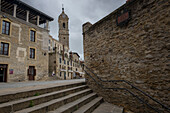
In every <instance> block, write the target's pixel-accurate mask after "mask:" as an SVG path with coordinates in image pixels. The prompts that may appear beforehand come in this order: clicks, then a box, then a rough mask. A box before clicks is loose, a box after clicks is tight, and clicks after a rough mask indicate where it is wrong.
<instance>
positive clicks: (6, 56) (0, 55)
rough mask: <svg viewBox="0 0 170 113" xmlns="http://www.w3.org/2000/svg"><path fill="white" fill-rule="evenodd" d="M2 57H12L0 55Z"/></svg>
mask: <svg viewBox="0 0 170 113" xmlns="http://www.w3.org/2000/svg"><path fill="white" fill-rule="evenodd" d="M0 57H6V58H10V56H7V55H0Z"/></svg>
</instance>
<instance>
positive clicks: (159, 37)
mask: <svg viewBox="0 0 170 113" xmlns="http://www.w3.org/2000/svg"><path fill="white" fill-rule="evenodd" d="M123 11H130V13H129V18H128V20H127V22H126V23H125V24H122V25H121V26H120V25H118V21H116V19H118V17H120V16H121V14H123ZM119 21H123V20H119ZM83 40H84V57H85V65H86V66H88V67H89V68H91V69H92V70H93V71H94V72H95V73H96V74H97V75H98V76H100V77H101V78H102V79H106V80H126V81H129V82H130V83H131V84H133V85H135V86H137V87H138V88H139V89H141V90H143V91H144V92H146V93H147V94H149V95H151V96H152V97H153V98H155V99H157V100H158V101H159V102H161V103H162V104H164V105H166V106H170V95H169V94H170V90H169V89H170V1H169V0H131V1H129V2H127V3H126V4H124V5H123V6H121V7H120V8H118V9H117V10H115V11H113V12H112V13H111V14H109V15H108V16H106V17H104V18H103V19H101V20H100V21H98V22H97V23H95V24H93V25H92V24H91V23H89V22H87V23H85V24H84V25H83ZM88 72H89V73H90V71H88ZM90 74H91V75H92V76H93V77H95V76H94V75H93V74H92V73H90ZM86 78H87V79H88V80H87V82H88V85H89V86H90V87H91V88H92V89H93V90H94V91H96V92H97V93H98V94H99V95H101V96H103V97H104V99H105V100H106V101H108V102H111V103H113V104H116V105H119V106H123V107H125V109H126V110H130V111H132V112H135V113H150V112H153V113H155V111H154V110H152V109H150V108H149V107H147V106H146V105H144V104H142V103H141V102H140V101H139V100H138V99H136V98H135V97H134V96H132V95H131V94H129V93H128V92H127V91H124V90H114V91H111V90H104V89H102V88H101V87H99V86H98V85H96V83H95V82H94V81H93V80H92V79H91V78H90V77H89V76H88V75H86ZM96 80H97V79H96ZM98 81H99V80H98ZM103 84H104V85H105V86H107V87H115V88H117V87H118V88H127V89H129V90H130V91H132V92H134V93H135V94H136V95H138V96H139V97H141V98H142V100H144V101H146V102H148V103H149V104H151V105H152V106H154V107H155V108H157V109H158V110H160V111H162V113H163V112H164V113H166V112H167V113H168V111H166V109H163V108H162V107H161V106H160V105H159V104H157V103H155V102H154V101H152V100H151V99H149V98H148V97H146V96H144V95H142V94H141V93H140V92H137V91H136V90H135V89H134V88H132V87H129V86H128V85H127V84H125V83H122V82H118V83H109V84H106V83H103Z"/></svg>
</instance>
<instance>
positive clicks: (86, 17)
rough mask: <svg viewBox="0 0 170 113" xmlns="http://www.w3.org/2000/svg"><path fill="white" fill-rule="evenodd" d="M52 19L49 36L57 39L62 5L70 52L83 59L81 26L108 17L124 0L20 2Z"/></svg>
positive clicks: (38, 0) (36, 0)
mask: <svg viewBox="0 0 170 113" xmlns="http://www.w3.org/2000/svg"><path fill="white" fill-rule="evenodd" d="M21 1H23V2H25V3H27V4H29V5H31V6H33V7H34V8H36V9H38V10H40V11H42V12H44V13H45V14H47V15H49V16H51V17H53V18H54V21H53V22H50V34H51V35H52V36H53V37H54V38H56V39H58V16H59V15H60V14H61V12H62V4H64V9H65V13H66V14H67V15H68V17H69V30H70V32H69V33H70V50H71V51H74V52H77V53H79V55H80V56H81V59H83V36H82V25H83V24H84V23H85V22H88V21H89V22H91V23H92V24H94V23H96V22H97V21H99V20H100V19H102V18H103V17H104V16H106V15H108V14H109V13H111V12H112V11H114V10H115V9H117V8H118V7H120V6H121V5H123V4H124V3H125V2H126V0H21Z"/></svg>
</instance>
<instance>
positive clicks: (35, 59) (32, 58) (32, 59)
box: [28, 58, 36, 61]
mask: <svg viewBox="0 0 170 113" xmlns="http://www.w3.org/2000/svg"><path fill="white" fill-rule="evenodd" d="M28 60H35V61H36V59H33V58H28Z"/></svg>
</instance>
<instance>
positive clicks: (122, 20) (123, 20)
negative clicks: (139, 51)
mask: <svg viewBox="0 0 170 113" xmlns="http://www.w3.org/2000/svg"><path fill="white" fill-rule="evenodd" d="M130 17H131V15H130V11H128V10H122V11H121V12H119V13H118V14H117V18H116V24H117V26H124V25H127V23H128V22H129V20H130Z"/></svg>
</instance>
